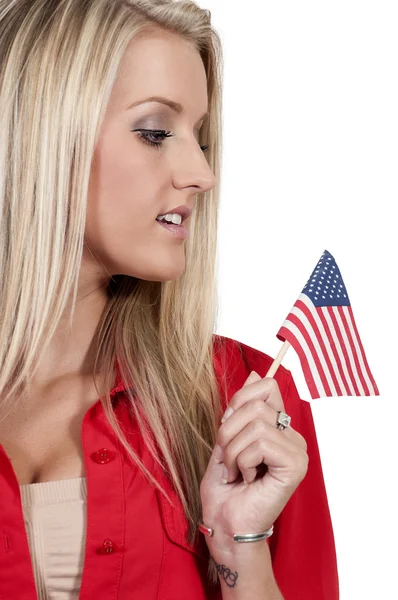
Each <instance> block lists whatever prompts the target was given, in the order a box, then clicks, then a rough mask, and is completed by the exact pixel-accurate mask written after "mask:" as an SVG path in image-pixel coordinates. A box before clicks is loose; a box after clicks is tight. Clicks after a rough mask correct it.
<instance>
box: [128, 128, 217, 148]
mask: <svg viewBox="0 0 398 600" xmlns="http://www.w3.org/2000/svg"><path fill="white" fill-rule="evenodd" d="M132 131H137V132H138V134H139V136H140V138H141V139H142V140H143V141H144V142H145V143H146V144H149V145H150V146H152V147H154V148H161V147H162V145H163V141H164V140H165V138H168V137H173V136H174V134H173V133H171V131H165V130H163V129H133V130H132ZM200 149H201V150H202V152H207V150H208V149H209V146H208V145H205V146H201V147H200Z"/></svg>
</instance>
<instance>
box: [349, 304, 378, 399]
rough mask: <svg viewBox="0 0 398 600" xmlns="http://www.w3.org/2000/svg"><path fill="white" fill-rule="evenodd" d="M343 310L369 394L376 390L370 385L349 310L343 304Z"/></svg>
mask: <svg viewBox="0 0 398 600" xmlns="http://www.w3.org/2000/svg"><path fill="white" fill-rule="evenodd" d="M343 312H344V315H345V318H346V319H347V323H348V328H349V330H350V333H351V337H352V341H353V342H354V346H355V349H356V351H357V355H358V360H359V364H360V365H361V369H362V375H363V378H364V380H365V381H366V383H367V386H368V388H369V393H370V394H372V393H373V394H375V392H376V390H375V389H374V387H373V385H372V382H371V381H370V379H369V376H368V372H367V370H366V367H365V363H364V361H363V357H362V351H361V346H360V345H359V343H358V338H357V335H356V333H355V330H354V327H353V324H352V320H351V316H350V312H349V310H348V306H344V308H343Z"/></svg>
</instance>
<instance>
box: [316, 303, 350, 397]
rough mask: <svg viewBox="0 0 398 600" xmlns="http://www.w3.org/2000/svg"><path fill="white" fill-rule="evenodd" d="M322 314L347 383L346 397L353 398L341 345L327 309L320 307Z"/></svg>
mask: <svg viewBox="0 0 398 600" xmlns="http://www.w3.org/2000/svg"><path fill="white" fill-rule="evenodd" d="M322 312H323V316H324V317H325V321H326V323H327V324H328V325H329V329H330V333H331V334H332V338H333V340H334V343H335V346H336V350H337V354H338V355H339V358H340V364H341V366H342V368H343V371H344V375H345V378H346V381H347V385H348V387H349V391H350V394H347V395H348V396H349V395H351V396H355V390H354V388H353V385H352V382H351V377H350V375H349V373H348V370H347V363H346V360H345V357H344V354H343V350H342V348H341V345H340V340H339V338H338V335H337V333H336V329H335V326H334V323H333V321H332V318H331V316H330V315H329V312H328V309H327V307H326V306H324V307H322Z"/></svg>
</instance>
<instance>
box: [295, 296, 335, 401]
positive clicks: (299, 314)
mask: <svg viewBox="0 0 398 600" xmlns="http://www.w3.org/2000/svg"><path fill="white" fill-rule="evenodd" d="M301 296H304V294H300V296H299V300H302V297H301ZM312 312H313V311H311V313H312ZM290 313H293V314H294V315H296V317H297V318H298V319H299V320H300V321H301V322H302V324H303V326H304V329H305V330H306V331H307V333H308V335H309V336H310V338H311V341H312V343H313V344H314V346H315V352H316V353H317V355H318V358H319V362H320V363H321V365H322V368H323V372H324V374H325V378H326V381H327V382H328V384H329V387H330V390H331V392H332V396H337V391H336V388H335V387H334V383H333V379H332V377H331V375H330V371H329V368H328V365H327V362H326V360H325V357H324V355H323V352H322V348H321V346H320V343H319V342H318V339H317V337H316V335H315V332H314V330H313V328H312V325H311V323H310V322H309V320H308V318H307V316H306V315H305V314H304V313H303V311H302V310H301V309H300V308H298V307H297V306H293V308H292V310H291V311H290Z"/></svg>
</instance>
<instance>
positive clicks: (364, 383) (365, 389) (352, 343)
mask: <svg viewBox="0 0 398 600" xmlns="http://www.w3.org/2000/svg"><path fill="white" fill-rule="evenodd" d="M337 310H338V312H339V314H340V318H341V320H342V321H343V325H344V329H345V332H346V334H347V337H348V341H349V343H350V346H351V351H352V353H353V355H354V361H355V366H356V368H357V373H358V377H359V381H360V382H361V384H362V387H363V389H364V392H365V396H370V392H369V388H368V385H367V383H366V381H365V378H364V376H363V373H362V369H361V365H360V364H359V359H358V352H357V349H356V348H355V344H354V340H353V339H352V335H351V331H350V326H349V324H348V321H347V317H346V316H345V313H344V309H343V307H342V306H339V307H338V309H337Z"/></svg>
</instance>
